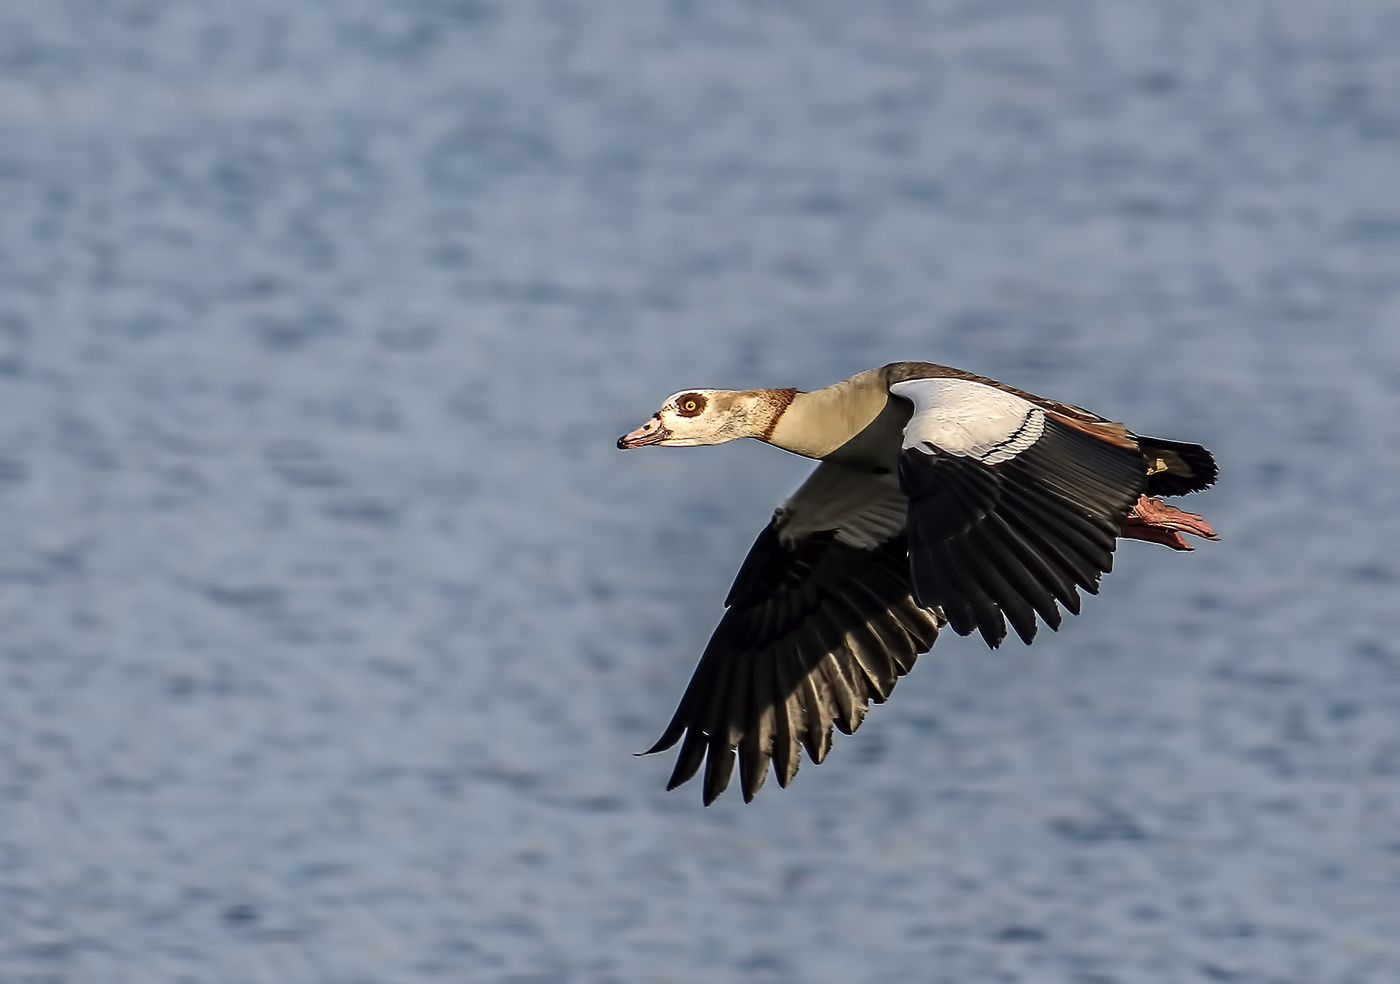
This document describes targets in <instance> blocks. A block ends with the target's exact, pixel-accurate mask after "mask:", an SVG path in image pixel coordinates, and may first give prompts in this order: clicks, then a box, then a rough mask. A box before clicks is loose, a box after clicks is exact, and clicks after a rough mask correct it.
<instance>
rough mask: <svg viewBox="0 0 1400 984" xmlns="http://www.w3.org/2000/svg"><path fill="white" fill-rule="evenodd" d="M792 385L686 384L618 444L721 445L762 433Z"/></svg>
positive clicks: (770, 425) (784, 404)
mask: <svg viewBox="0 0 1400 984" xmlns="http://www.w3.org/2000/svg"><path fill="white" fill-rule="evenodd" d="M794 392H795V391H793V390H713V389H689V390H682V391H681V392H679V393H676V394H673V395H672V396H670V397H668V398H667V399H666V402H665V403H663V404H661V409H660V410H658V411H656V413H654V414H652V415H651V419H650V420H648V421H647V422H646V423H645V424H643V425H642V426H640V427H638V428H637V429H636V430H634V431H632V432H631V433H629V434H624V435H623V436H622V437H620V438H618V439H617V446H618V447H619V448H622V449H624V450H625V449H627V448H640V447H645V446H646V445H648V444H659V445H663V446H665V447H672V448H684V447H694V446H695V445H698V444H723V443H725V442H726V441H734V440H738V439H739V438H741V437H757V438H766V437H767V436H768V435H769V434H771V433H772V430H773V425H774V423H775V422H776V421H777V419H778V417H779V416H781V414H782V412H783V410H785V409H786V408H787V405H788V404H789V403H791V402H792V395H793V393H794Z"/></svg>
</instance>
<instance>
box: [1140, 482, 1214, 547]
mask: <svg viewBox="0 0 1400 984" xmlns="http://www.w3.org/2000/svg"><path fill="white" fill-rule="evenodd" d="M1182 533H1190V534H1191V535H1192V536H1199V537H1202V538H1204V539H1207V540H1219V539H1220V537H1218V536H1216V535H1215V530H1213V529H1211V528H1210V524H1209V523H1207V522H1206V521H1205V519H1203V518H1202V517H1200V516H1197V515H1196V514H1195V513H1189V512H1183V511H1182V510H1180V509H1178V508H1176V506H1169V505H1167V504H1166V503H1165V502H1163V501H1162V500H1161V499H1158V498H1155V497H1152V496H1146V495H1142V496H1138V501H1137V505H1135V506H1133V510H1132V512H1130V513H1128V516H1127V518H1126V519H1124V520H1123V527H1122V529H1120V530H1119V531H1118V535H1119V536H1121V537H1124V538H1126V539H1130V540H1147V541H1149V542H1150V543H1161V544H1164V545H1166V546H1168V547H1171V548H1172V549H1173V550H1190V549H1192V547H1191V544H1189V543H1187V542H1186V541H1185V540H1183V539H1182V538H1181V534H1182Z"/></svg>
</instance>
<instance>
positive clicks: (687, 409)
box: [676, 393, 705, 417]
mask: <svg viewBox="0 0 1400 984" xmlns="http://www.w3.org/2000/svg"><path fill="white" fill-rule="evenodd" d="M704 411H705V398H704V397H703V396H701V395H700V394H699V393H686V394H685V395H684V396H681V397H679V398H677V400H676V412H677V413H679V414H680V415H681V416H682V417H697V416H699V415H700V414H702V413H704Z"/></svg>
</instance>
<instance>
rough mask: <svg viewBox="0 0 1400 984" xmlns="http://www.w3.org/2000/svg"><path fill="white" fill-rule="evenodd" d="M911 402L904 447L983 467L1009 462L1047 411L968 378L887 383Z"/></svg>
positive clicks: (1030, 440) (1039, 428) (1033, 436)
mask: <svg viewBox="0 0 1400 984" xmlns="http://www.w3.org/2000/svg"><path fill="white" fill-rule="evenodd" d="M890 392H891V393H893V394H894V395H895V396H900V397H903V398H904V399H906V400H909V401H910V402H912V403H913V404H914V416H913V417H911V418H910V419H909V423H907V424H905V426H904V448H905V450H908V449H909V448H917V449H918V450H920V451H923V452H924V453H926V454H927V453H930V452H929V449H928V448H927V447H925V445H932V446H933V447H934V448H936V449H937V450H939V451H941V452H943V453H944V454H953V455H958V456H959V457H969V458H975V459H977V460H978V461H980V462H981V463H982V464H984V465H996V464H1000V463H1001V462H1003V461H1009V460H1011V459H1012V458H1014V457H1016V455H1018V454H1020V453H1021V452H1022V451H1024V450H1026V448H1028V447H1030V446H1031V445H1032V444H1034V443H1035V442H1036V441H1038V440H1040V435H1041V433H1042V432H1043V431H1044V430H1045V411H1044V410H1042V409H1041V408H1040V407H1038V406H1036V405H1035V404H1034V403H1031V402H1030V401H1029V400H1023V399H1022V398H1021V397H1019V396H1017V395H1016V394H1015V393H1008V392H1006V391H1005V390H1000V389H997V388H996V387H995V386H988V385H986V384H985V383H975V382H973V381H972V380H970V379H908V380H905V381H904V382H902V383H895V384H894V385H893V386H891V387H890Z"/></svg>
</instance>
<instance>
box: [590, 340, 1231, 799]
mask: <svg viewBox="0 0 1400 984" xmlns="http://www.w3.org/2000/svg"><path fill="white" fill-rule="evenodd" d="M741 437H754V438H758V439H759V440H760V441H764V442H766V443H768V444H772V445H775V446H776V447H780V448H783V449H784V450H787V451H792V452H794V453H796V454H800V455H803V456H805V457H808V458H816V459H818V460H820V462H821V463H820V464H819V465H817V467H816V469H815V470H814V471H813V472H812V473H811V475H810V476H809V477H808V478H807V480H806V481H805V482H804V483H803V484H802V486H801V487H800V488H798V490H797V491H796V492H794V493H793V494H792V495H791V496H790V497H789V498H788V499H787V501H786V502H784V503H783V504H782V505H780V506H779V507H778V508H777V510H776V511H775V512H774V513H773V519H772V521H771V522H770V523H769V524H768V526H767V527H765V528H764V530H763V532H762V533H760V534H759V535H758V540H757V541H756V542H755V543H754V545H753V548H752V549H751V550H750V551H749V555H748V557H747V559H745V561H744V563H743V566H742V567H740V568H739V573H738V576H737V577H736V578H735V579H734V586H733V587H732V588H731V589H730V591H729V596H728V597H727V598H726V599H725V608H726V611H725V613H724V617H723V618H722V619H721V620H720V623H719V626H718V627H717V628H716V629H715V632H714V635H713V636H712V637H711V638H710V642H709V645H707V646H706V647H705V651H704V654H703V655H702V656H701V657H700V663H699V665H698V666H697V667H696V670H695V674H694V676H693V677H692V678H691V681H690V685H689V686H687V687H686V690H685V694H684V696H683V697H682V698H681V702H680V706H679V707H677V709H676V713H675V716H674V717H672V719H671V723H670V725H669V726H667V728H666V731H665V733H664V734H663V735H662V736H661V738H660V740H658V741H657V742H656V744H655V745H654V746H653V747H652V748H650V749H648V751H647V753H646V754H650V753H652V752H659V751H664V750H665V749H668V748H671V747H672V746H673V745H675V744H676V742H678V741H680V740H681V738H682V736H684V738H685V741H684V743H683V744H682V745H681V750H680V755H679V758H678V760H677V762H676V766H675V770H674V771H673V772H672V774H671V778H670V781H669V783H668V784H667V787H666V788H667V789H674V788H675V787H676V786H679V785H680V784H681V783H683V782H686V781H688V780H689V779H690V778H692V777H693V776H694V775H695V774H696V772H697V771H699V768H700V765H701V763H702V762H705V780H704V792H703V795H704V801H705V804H706V805H707V806H708V805H709V804H710V803H712V802H713V801H714V799H715V797H716V796H718V795H719V794H720V793H721V792H723V791H724V789H725V788H726V787H727V786H728V785H729V780H730V777H731V775H732V773H733V769H734V761H735V758H736V754H735V752H736V750H737V753H738V754H737V758H738V762H739V776H740V780H741V784H742V786H743V793H744V800H745V801H746V802H747V801H750V800H752V799H753V797H754V794H755V793H757V792H758V789H759V787H760V786H762V785H763V781H764V779H765V778H766V777H767V774H768V766H769V762H770V761H771V762H772V764H773V767H774V773H775V774H776V775H777V778H778V784H779V785H780V786H786V785H787V784H788V783H789V782H790V781H791V780H792V777H793V776H794V775H795V774H796V773H797V768H798V766H799V765H800V764H801V757H802V752H801V749H802V748H803V747H805V748H806V749H807V754H808V755H809V756H810V757H811V758H812V760H813V761H814V762H818V763H820V762H821V761H822V760H823V759H824V758H826V755H827V752H828V751H829V750H830V748H831V737H832V735H831V732H832V726H833V725H834V726H835V727H837V728H839V729H840V730H841V732H842V733H843V734H850V733H851V732H853V731H855V729H856V728H858V727H859V726H860V723H861V721H862V719H863V718H864V717H865V712H866V709H867V707H868V706H869V701H872V700H873V701H874V702H876V703H882V702H884V700H885V699H886V698H887V697H888V696H889V695H890V691H891V689H892V688H893V687H894V685H895V681H896V679H897V678H898V677H900V676H902V675H903V674H905V673H908V672H909V670H910V668H911V667H912V666H913V665H914V661H915V659H916V658H917V657H918V655H919V654H920V653H923V652H927V651H928V650H929V648H930V647H932V646H933V643H934V640H935V639H936V638H937V636H938V630H939V629H940V628H941V627H942V626H943V625H945V624H946V625H950V626H952V628H953V631H954V632H957V633H958V634H959V635H968V634H969V633H971V632H972V631H974V630H976V631H977V632H980V633H981V635H982V638H983V639H985V640H986V642H987V644H988V645H989V646H992V647H996V646H998V645H1000V644H1001V642H1002V640H1003V639H1005V638H1006V623H1007V622H1010V623H1011V628H1012V629H1014V630H1015V632H1016V634H1017V635H1018V636H1019V637H1020V638H1021V640H1022V641H1023V642H1025V643H1030V641H1031V640H1032V639H1033V638H1035V632H1036V617H1037V616H1039V618H1040V619H1041V620H1042V621H1044V622H1045V624H1046V625H1049V626H1050V628H1052V629H1058V628H1059V627H1060V609H1059V606H1060V605H1063V606H1064V607H1065V608H1067V609H1069V610H1070V611H1071V612H1073V613H1075V614H1078V613H1079V592H1078V589H1079V588H1083V589H1084V590H1085V591H1088V592H1089V593H1090V594H1097V593H1098V584H1099V578H1100V577H1101V576H1102V575H1103V574H1105V573H1107V572H1108V571H1109V570H1111V569H1112V567H1113V550H1114V547H1115V546H1116V542H1117V538H1118V537H1120V536H1121V537H1132V538H1136V539H1142V540H1149V541H1152V542H1156V543H1162V544H1164V545H1167V546H1170V547H1173V548H1174V549H1177V550H1189V549H1191V547H1190V545H1189V544H1187V543H1186V541H1185V540H1183V539H1182V537H1181V534H1182V533H1190V534H1193V535H1195V536H1200V537H1204V538H1207V539H1212V540H1214V539H1217V537H1216V535H1215V532H1214V531H1213V530H1212V529H1211V527H1210V525H1209V524H1208V523H1206V521H1205V520H1204V519H1202V518H1201V517H1200V516H1197V515H1195V514H1194V513H1187V512H1182V511H1181V510H1179V509H1176V508H1175V507H1173V506H1169V505H1167V504H1166V503H1164V502H1162V501H1161V500H1160V499H1159V498H1157V497H1158V496H1161V495H1183V494H1185V493H1188V492H1196V491H1199V490H1201V489H1204V488H1208V487H1209V486H1210V485H1212V484H1213V483H1214V482H1215V478H1216V473H1217V469H1216V465H1215V459H1214V458H1213V457H1212V456H1211V453H1210V452H1209V451H1207V450H1206V449H1205V448H1203V447H1201V446H1200V445H1196V444H1181V443H1178V442H1175V441H1163V440H1158V439H1157V438H1152V437H1142V436H1140V435H1138V434H1134V433H1132V432H1131V431H1129V430H1128V429H1127V428H1126V427H1124V426H1123V425H1122V424H1119V423H1114V422H1112V421H1109V420H1106V419H1105V418H1103V417H1100V416H1098V415H1096V414H1093V413H1090V412H1089V411H1087V410H1083V409H1080V408H1079V407H1076V406H1072V405H1070V404H1068V403H1059V402H1057V401H1055V400H1047V399H1044V398H1042V397H1038V396H1033V395H1031V394H1030V393H1026V392H1024V391H1022V390H1018V389H1015V388H1014V387H1011V386H1007V385H1006V384H1005V383H1000V382H997V381H996V380H994V379H988V378H986V377H985V376H977V375H974V374H973V373H970V372H964V371H962V370H960V369H952V368H949V367H948V366H940V365H934V364H932V363H928V362H895V363H892V364H890V365H887V366H884V367H883V368H880V369H870V370H867V371H865V372H862V373H858V374H856V375H854V376H852V377H850V378H849V379H844V380H842V381H841V382H839V383H835V384H833V385H831V386H828V387H826V388H825V389H819V390H815V391H813V392H810V393H807V392H801V391H799V390H795V389H759V390H737V391H736V390H714V389H692V390H684V391H682V392H679V393H676V394H675V395H674V396H671V397H669V398H668V399H667V400H666V402H665V403H664V404H662V406H661V409H660V410H658V411H657V412H656V413H655V414H653V415H652V417H651V419H650V420H648V421H647V422H646V423H645V424H643V425H642V426H641V427H639V428H637V429H636V430H634V431H632V432H631V433H630V434H626V435H624V436H623V437H621V438H619V439H618V442H617V446H618V447H619V448H623V449H626V448H640V447H645V446H647V445H651V444H658V445H665V446H669V447H688V446H692V445H700V444H722V443H724V442H726V441H733V440H736V439H737V438H741ZM707 757H708V761H706V759H707Z"/></svg>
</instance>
